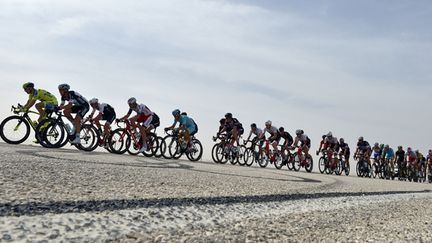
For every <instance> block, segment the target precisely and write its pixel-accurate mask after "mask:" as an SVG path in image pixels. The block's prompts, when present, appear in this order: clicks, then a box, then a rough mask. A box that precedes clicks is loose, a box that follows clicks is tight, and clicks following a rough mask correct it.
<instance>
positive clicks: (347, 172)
mask: <svg viewBox="0 0 432 243" xmlns="http://www.w3.org/2000/svg"><path fill="white" fill-rule="evenodd" d="M344 163H345V175H346V176H349V174H350V171H351V168H350V166H349V165H347V163H346V162H345V161H344Z"/></svg>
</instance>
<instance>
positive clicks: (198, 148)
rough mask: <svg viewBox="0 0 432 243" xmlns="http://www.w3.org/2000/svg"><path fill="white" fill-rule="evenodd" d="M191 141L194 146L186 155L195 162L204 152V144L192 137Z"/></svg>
mask: <svg viewBox="0 0 432 243" xmlns="http://www.w3.org/2000/svg"><path fill="white" fill-rule="evenodd" d="M191 143H192V146H191V148H190V149H189V151H188V152H187V153H186V156H187V158H188V159H189V160H190V161H193V162H195V161H198V160H200V159H201V157H202V154H203V146H202V144H201V142H200V141H199V140H198V139H192V141H191Z"/></svg>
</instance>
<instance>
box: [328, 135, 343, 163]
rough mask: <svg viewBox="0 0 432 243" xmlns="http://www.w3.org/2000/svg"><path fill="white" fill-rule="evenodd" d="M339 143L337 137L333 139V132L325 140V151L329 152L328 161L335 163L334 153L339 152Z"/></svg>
mask: <svg viewBox="0 0 432 243" xmlns="http://www.w3.org/2000/svg"><path fill="white" fill-rule="evenodd" d="M338 145H339V142H338V139H337V138H336V137H333V134H332V132H329V133H327V135H326V138H325V140H324V150H327V157H328V161H331V162H333V153H335V152H337V151H338V149H339V147H338Z"/></svg>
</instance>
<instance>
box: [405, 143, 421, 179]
mask: <svg viewBox="0 0 432 243" xmlns="http://www.w3.org/2000/svg"><path fill="white" fill-rule="evenodd" d="M405 160H406V161H407V162H408V167H410V168H413V169H414V171H416V173H417V175H418V168H417V154H416V153H415V152H414V151H413V150H412V149H411V147H408V149H407V152H406V154H405Z"/></svg>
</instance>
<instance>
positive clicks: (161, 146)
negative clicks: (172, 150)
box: [144, 137, 166, 158]
mask: <svg viewBox="0 0 432 243" xmlns="http://www.w3.org/2000/svg"><path fill="white" fill-rule="evenodd" d="M158 143H159V147H158V149H157V150H156V153H155V155H154V156H155V157H156V158H161V157H162V155H163V154H164V152H165V150H166V143H165V141H164V139H163V137H158ZM144 155H146V153H144Z"/></svg>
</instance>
